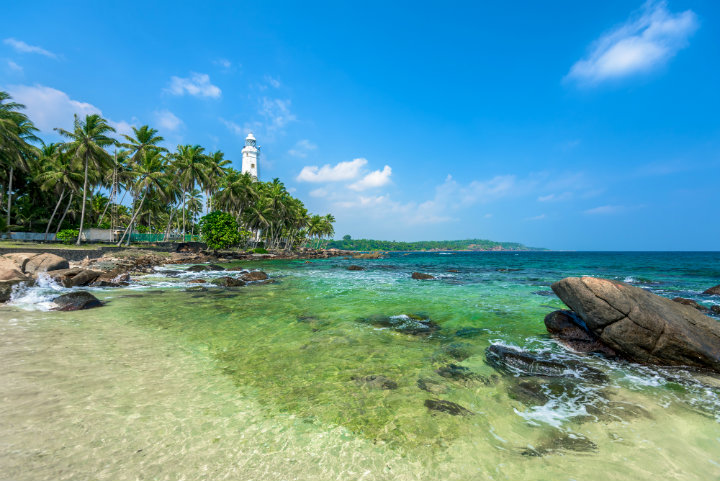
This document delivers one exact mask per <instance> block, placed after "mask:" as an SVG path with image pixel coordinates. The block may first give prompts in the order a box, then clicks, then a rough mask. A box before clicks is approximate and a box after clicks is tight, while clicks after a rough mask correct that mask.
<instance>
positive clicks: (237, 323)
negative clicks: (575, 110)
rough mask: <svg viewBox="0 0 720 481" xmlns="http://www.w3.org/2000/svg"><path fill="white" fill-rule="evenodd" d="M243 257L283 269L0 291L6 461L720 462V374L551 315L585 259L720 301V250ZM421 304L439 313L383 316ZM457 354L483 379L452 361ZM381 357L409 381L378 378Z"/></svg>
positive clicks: (135, 472)
mask: <svg viewBox="0 0 720 481" xmlns="http://www.w3.org/2000/svg"><path fill="white" fill-rule="evenodd" d="M350 264H356V265H362V266H364V267H366V270H364V271H348V270H347V269H346V268H347V266H348V265H350ZM243 265H246V266H247V267H250V268H262V269H263V270H265V271H266V272H267V273H268V274H270V276H271V277H272V278H274V279H276V280H277V282H276V283H275V284H270V285H252V286H248V287H244V288H237V289H222V288H216V287H211V286H210V287H208V289H207V290H204V291H187V290H186V289H187V288H188V287H190V288H193V287H192V286H195V287H194V288H197V285H196V284H188V283H187V281H189V280H191V279H193V278H204V279H207V280H211V278H213V277H218V276H221V275H223V273H220V272H210V273H197V274H191V273H187V274H183V275H181V276H179V277H165V276H164V274H163V273H162V270H160V271H159V272H158V273H157V274H156V275H149V276H145V277H142V278H138V279H137V283H136V284H135V285H134V286H133V287H131V288H128V289H122V290H117V289H116V290H110V289H106V290H96V291H95V293H96V295H97V296H98V297H100V298H102V299H104V300H105V301H107V305H106V306H104V307H102V308H99V309H94V310H89V311H80V312H74V313H60V312H47V311H46V310H45V309H47V306H48V304H47V303H46V302H47V300H48V299H50V298H51V297H52V295H57V292H56V289H57V286H53V285H52V284H51V283H46V284H44V285H43V286H41V287H40V288H35V289H32V290H30V291H25V292H18V293H17V294H16V296H15V301H14V303H13V305H12V306H10V307H5V308H0V330H1V332H0V356H1V357H0V359H2V361H3V364H4V367H3V369H2V370H1V371H0V395H1V396H2V400H3V402H2V405H1V406H0V430H1V432H2V433H3V436H2V438H1V439H0V473H2V474H0V478H2V479H90V478H91V479H101V478H105V479H168V480H171V479H498V480H499V479H538V480H540V479H548V480H549V479H553V480H554V479H582V480H594V479H598V480H599V479H603V480H607V479H648V480H649V479H657V478H659V477H662V478H669V479H720V476H718V473H720V380H718V378H715V377H713V376H709V375H698V374H696V373H689V372H686V371H684V370H678V369H658V368H651V367H643V366H638V365H633V364H628V363H611V362H608V361H605V360H603V359H600V358H597V357H591V356H579V355H575V354H572V353H569V352H567V351H566V350H565V349H564V348H562V347H560V346H559V345H557V344H556V343H555V342H554V341H553V340H551V339H550V338H549V337H548V336H547V334H546V332H545V329H544V324H543V317H544V316H545V314H547V313H548V312H550V311H552V310H555V309H558V308H561V307H562V303H561V302H560V301H559V300H558V299H557V298H556V297H554V296H553V295H552V293H551V291H550V290H549V287H548V286H549V285H550V284H551V283H552V282H554V281H556V280H559V279H561V278H563V277H566V276H570V275H594V276H599V277H606V278H613V279H619V280H624V281H626V282H630V283H635V284H636V285H639V286H641V287H644V288H647V289H650V290H651V291H653V292H656V293H658V294H661V295H665V296H669V297H675V296H682V297H690V298H693V299H695V300H697V301H699V302H701V303H704V304H705V305H708V306H709V305H712V304H720V297H717V296H716V297H711V296H703V295H702V294H701V292H702V291H703V290H704V289H706V288H708V287H710V286H713V285H716V284H718V283H720V254H718V253H562V252H537V253H532V252H527V253H510V252H502V253H455V254H449V255H441V254H436V253H432V254H419V253H413V254H409V255H403V254H393V255H390V256H389V257H388V258H386V259H379V260H342V259H331V260H327V261H312V262H310V263H305V262H303V261H265V262H257V263H246V264H243ZM170 268H171V269H175V266H172V267H170ZM414 271H420V272H427V273H430V274H433V275H436V276H437V277H438V279H436V280H433V281H416V280H412V279H411V278H410V273H412V272H414ZM449 271H457V272H449ZM406 315H411V316H413V315H420V316H421V317H423V318H429V319H431V320H432V321H433V322H435V323H437V325H438V326H439V330H436V331H434V332H432V333H431V334H429V335H427V334H425V335H413V334H408V333H406V332H399V331H397V330H394V329H392V328H388V327H386V326H387V322H385V323H383V322H378V319H385V318H387V317H390V316H395V317H394V318H393V319H394V320H393V321H391V322H397V321H398V319H400V320H402V319H406V320H407V322H412V321H411V320H408V319H407V318H406V317H403V316H406ZM403 322H405V321H403ZM497 343H500V344H505V345H510V346H517V347H521V348H524V349H532V350H534V351H541V350H542V351H548V352H550V353H552V355H553V356H554V357H556V358H557V359H566V360H567V359H574V360H579V361H581V362H583V363H586V364H587V365H589V366H592V367H595V368H597V369H600V370H602V371H603V372H604V373H605V374H606V375H607V381H604V382H599V383H597V382H592V381H590V380H587V379H582V378H579V379H576V380H572V381H570V382H567V383H565V384H563V385H562V386H559V387H558V386H556V385H552V384H548V383H546V382H545V381H543V380H536V379H529V380H528V379H527V378H524V379H523V378H517V377H513V376H508V375H505V374H503V373H500V372H497V371H495V370H494V369H493V368H492V367H491V366H489V365H488V364H487V363H486V361H485V354H484V353H485V349H486V348H487V347H488V346H490V345H491V344H497ZM450 364H454V365H456V366H461V367H460V368H456V369H457V370H460V372H462V373H463V376H461V377H464V379H452V378H448V377H443V376H442V375H441V374H440V373H443V372H444V371H443V369H444V368H447V366H449V365H450ZM462 367H465V368H467V370H465V371H462V370H461V369H462ZM439 372H440V373H439ZM371 375H381V376H385V377H386V378H388V379H390V380H392V381H393V382H395V383H396V384H397V388H396V389H379V388H377V386H374V385H373V384H372V383H366V382H363V380H362V379H363V378H365V377H367V376H371ZM527 381H530V382H532V383H534V384H533V386H534V388H535V389H536V392H535V396H530V397H529V398H528V396H525V395H523V391H522V389H519V386H521V383H523V382H527ZM421 386H422V387H425V388H426V389H429V390H430V391H433V392H428V391H427V390H423V389H421V388H420V387H421ZM521 387H522V386H521ZM538 392H539V394H538ZM426 400H445V401H450V402H453V403H456V404H457V405H459V406H462V407H463V408H465V409H466V410H467V411H469V412H470V413H471V414H468V415H465V416H453V415H450V414H448V413H444V412H437V411H431V410H429V409H428V408H427V407H426V406H425V401H426Z"/></svg>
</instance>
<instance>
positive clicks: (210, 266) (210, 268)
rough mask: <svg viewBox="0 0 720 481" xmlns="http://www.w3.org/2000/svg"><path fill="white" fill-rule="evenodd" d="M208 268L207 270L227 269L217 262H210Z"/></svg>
mask: <svg viewBox="0 0 720 481" xmlns="http://www.w3.org/2000/svg"><path fill="white" fill-rule="evenodd" d="M207 268H208V269H207V270H209V271H224V270H225V268H224V267H223V266H219V265H217V264H208V265H207Z"/></svg>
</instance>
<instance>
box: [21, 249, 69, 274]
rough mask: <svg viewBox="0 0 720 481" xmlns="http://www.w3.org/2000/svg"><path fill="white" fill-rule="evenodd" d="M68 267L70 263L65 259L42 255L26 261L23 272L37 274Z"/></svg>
mask: <svg viewBox="0 0 720 481" xmlns="http://www.w3.org/2000/svg"><path fill="white" fill-rule="evenodd" d="M69 267H70V263H69V262H68V261H67V260H66V259H63V258H62V257H60V256H56V255H55V254H48V253H43V254H37V255H35V256H32V257H31V258H30V259H28V261H27V262H26V263H25V272H26V273H27V274H37V273H38V272H50V271H56V270H59V269H67V268H69Z"/></svg>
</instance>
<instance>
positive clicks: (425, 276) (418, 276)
mask: <svg viewBox="0 0 720 481" xmlns="http://www.w3.org/2000/svg"><path fill="white" fill-rule="evenodd" d="M412 278H413V279H417V280H421V281H424V280H429V279H435V276H431V275H430V274H425V273H423V272H413V273H412Z"/></svg>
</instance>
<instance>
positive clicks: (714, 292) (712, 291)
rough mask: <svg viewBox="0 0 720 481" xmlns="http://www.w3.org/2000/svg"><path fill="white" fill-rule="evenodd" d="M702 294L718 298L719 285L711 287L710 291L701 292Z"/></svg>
mask: <svg viewBox="0 0 720 481" xmlns="http://www.w3.org/2000/svg"><path fill="white" fill-rule="evenodd" d="M703 294H707V295H709V296H720V284H718V285H717V286H715V287H711V288H710V289H708V290H706V291H705V292H703Z"/></svg>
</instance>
